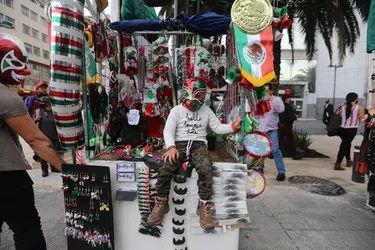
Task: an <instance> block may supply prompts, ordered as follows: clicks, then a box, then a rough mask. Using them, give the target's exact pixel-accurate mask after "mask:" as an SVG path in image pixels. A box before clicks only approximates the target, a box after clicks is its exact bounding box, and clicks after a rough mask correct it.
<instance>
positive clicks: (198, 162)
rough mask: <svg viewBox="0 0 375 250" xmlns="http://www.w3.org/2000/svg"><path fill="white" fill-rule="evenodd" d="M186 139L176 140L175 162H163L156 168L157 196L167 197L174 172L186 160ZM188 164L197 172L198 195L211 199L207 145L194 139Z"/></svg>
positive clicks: (210, 177) (209, 163)
mask: <svg viewBox="0 0 375 250" xmlns="http://www.w3.org/2000/svg"><path fill="white" fill-rule="evenodd" d="M187 143H188V142H187V141H182V142H176V148H177V150H178V152H179V159H178V161H177V163H176V164H174V165H172V164H170V163H169V162H166V163H164V164H163V166H162V167H160V168H159V170H158V180H157V182H156V191H157V193H158V196H161V197H168V195H169V190H170V188H171V180H172V177H173V175H174V172H175V171H176V170H177V169H178V168H179V167H181V164H182V163H183V162H184V161H185V160H186V146H187ZM190 164H191V166H192V167H193V168H195V170H196V171H197V173H198V182H197V185H198V188H199V189H198V195H199V197H200V198H201V199H202V200H209V199H211V196H212V193H213V190H212V184H213V179H212V178H213V173H212V160H211V156H210V153H209V151H208V148H207V145H206V144H205V143H204V142H201V141H194V142H193V144H192V146H191V148H190Z"/></svg>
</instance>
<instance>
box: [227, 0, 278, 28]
mask: <svg viewBox="0 0 375 250" xmlns="http://www.w3.org/2000/svg"><path fill="white" fill-rule="evenodd" d="M231 18H232V21H233V23H235V24H236V25H238V27H240V28H241V29H242V30H244V31H245V32H246V33H250V34H256V33H259V32H261V31H262V30H264V29H265V28H267V27H268V25H270V24H271V22H272V18H273V10H272V6H271V3H270V1H269V0H236V1H235V2H234V3H233V6H232V10H231Z"/></svg>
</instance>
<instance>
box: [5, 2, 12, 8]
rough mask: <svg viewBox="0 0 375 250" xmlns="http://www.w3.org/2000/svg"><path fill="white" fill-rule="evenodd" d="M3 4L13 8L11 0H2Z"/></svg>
mask: <svg viewBox="0 0 375 250" xmlns="http://www.w3.org/2000/svg"><path fill="white" fill-rule="evenodd" d="M3 1H4V3H5V5H6V6H8V7H9V8H13V0H3Z"/></svg>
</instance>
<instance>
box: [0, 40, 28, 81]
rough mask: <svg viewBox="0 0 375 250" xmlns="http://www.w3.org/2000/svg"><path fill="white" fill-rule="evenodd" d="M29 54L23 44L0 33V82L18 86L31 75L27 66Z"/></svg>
mask: <svg viewBox="0 0 375 250" xmlns="http://www.w3.org/2000/svg"><path fill="white" fill-rule="evenodd" d="M26 62H27V53H26V49H25V47H24V45H23V43H22V42H21V41H20V40H19V39H17V38H15V37H12V36H11V35H8V34H5V33H0V82H2V83H3V84H6V85H18V84H23V83H24V82H25V77H26V76H27V75H30V73H31V72H30V70H29V69H28V68H27V66H26Z"/></svg>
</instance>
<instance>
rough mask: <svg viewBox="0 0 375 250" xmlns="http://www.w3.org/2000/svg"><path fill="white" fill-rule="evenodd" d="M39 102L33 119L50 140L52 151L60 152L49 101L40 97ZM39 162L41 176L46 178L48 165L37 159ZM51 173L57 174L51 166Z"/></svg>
mask: <svg viewBox="0 0 375 250" xmlns="http://www.w3.org/2000/svg"><path fill="white" fill-rule="evenodd" d="M39 101H40V107H39V108H38V109H37V110H35V113H34V117H33V119H34V121H35V123H36V124H37V125H38V127H39V129H40V130H41V131H42V132H43V134H45V135H46V136H47V137H48V138H49V139H50V140H51V142H52V144H53V147H54V149H55V150H56V151H57V152H61V146H60V141H59V137H58V135H57V130H56V125H55V119H54V118H53V113H52V107H51V102H50V99H49V97H48V96H42V97H40V99H39ZM39 162H40V167H41V169H42V176H43V177H46V176H48V163H47V162H46V161H45V160H43V159H39ZM51 171H52V172H59V171H58V170H57V169H56V168H55V167H54V166H53V165H51Z"/></svg>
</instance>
